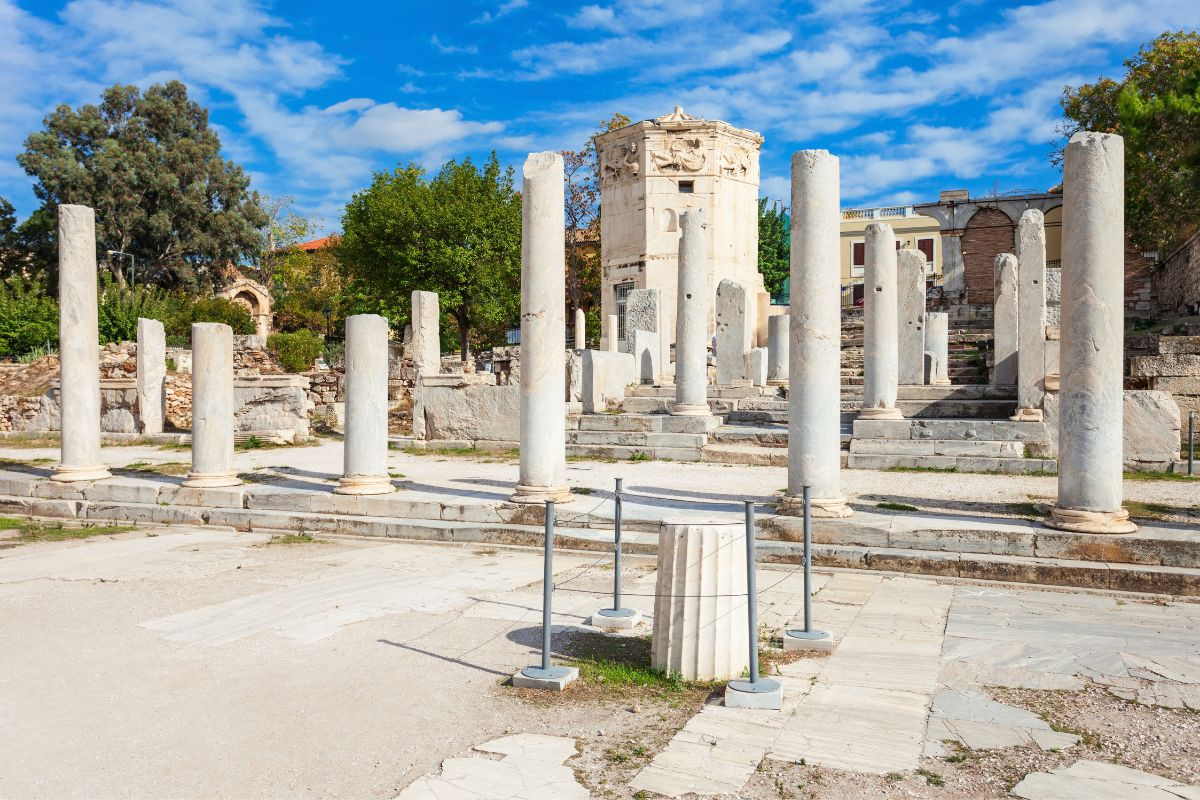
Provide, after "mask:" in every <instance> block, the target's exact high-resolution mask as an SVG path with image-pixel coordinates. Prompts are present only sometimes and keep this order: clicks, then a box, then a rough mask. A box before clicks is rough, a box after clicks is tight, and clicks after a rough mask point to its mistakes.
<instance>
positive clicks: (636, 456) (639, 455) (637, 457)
mask: <svg viewBox="0 0 1200 800" xmlns="http://www.w3.org/2000/svg"><path fill="white" fill-rule="evenodd" d="M629 460H630V461H653V460H654V459H653V458H652V457H651V455H650V454H649V453H647V452H645V451H642V450H635V451H634V452H633V454H632V455H631V456H629Z"/></svg>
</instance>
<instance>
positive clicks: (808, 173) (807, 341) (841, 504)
mask: <svg viewBox="0 0 1200 800" xmlns="http://www.w3.org/2000/svg"><path fill="white" fill-rule="evenodd" d="M839 180H840V178H839V167H838V160H837V158H835V157H834V156H832V155H830V154H829V153H828V152H827V151H825V150H801V151H800V152H798V153H795V154H793V155H792V229H791V236H792V245H791V269H792V273H791V293H792V297H791V307H790V310H789V313H790V314H791V317H792V320H791V323H790V324H789V326H788V327H789V334H790V336H791V340H792V341H791V344H790V347H789V354H788V355H789V357H790V362H791V363H790V369H789V375H788V387H789V388H788V485H787V494H786V495H784V497H783V501H782V503H781V504H780V509H779V511H780V513H782V514H799V513H801V510H802V508H803V504H802V495H803V489H804V487H805V486H808V487H810V488H811V495H810V496H811V498H812V514H813V516H816V517H848V516H850V514H851V513H852V512H851V510H850V506H848V505H846V498H845V497H844V496H843V495H842V486H841V461H842V435H841V405H842V369H841V355H842V348H841V338H842V327H841V275H840V271H841V267H840V264H841V260H840V258H839V256H838V252H839V249H840V242H839V239H840V236H841V233H840V231H841V208H840V202H841V201H840V194H841V188H840V185H839Z"/></svg>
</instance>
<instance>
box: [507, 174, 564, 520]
mask: <svg viewBox="0 0 1200 800" xmlns="http://www.w3.org/2000/svg"><path fill="white" fill-rule="evenodd" d="M564 241H565V239H564V233H563V159H562V156H561V155H559V154H558V153H551V152H543V153H531V154H530V155H529V157H528V158H527V159H525V166H524V168H523V169H522V190H521V467H520V478H519V480H518V481H517V489H516V493H515V494H514V495H513V497H512V499H513V502H515V503H539V504H540V503H544V502H545V501H547V500H554V501H557V502H566V501H568V500H570V499H571V493H570V490H569V489H568V488H567V481H566V474H567V424H566V415H567V406H566V399H565V396H564V394H565V393H564V388H563V387H564V386H565V385H566V379H567V370H566V351H565V349H564V342H565V340H566V320H565V319H564V317H565V314H566V311H565V305H566V282H565V273H564V268H565V264H564V252H565V251H564V249H563V247H564Z"/></svg>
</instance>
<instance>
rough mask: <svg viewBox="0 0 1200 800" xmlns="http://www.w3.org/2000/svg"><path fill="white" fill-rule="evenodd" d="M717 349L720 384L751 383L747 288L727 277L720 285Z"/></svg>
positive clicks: (740, 384)
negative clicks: (747, 371)
mask: <svg viewBox="0 0 1200 800" xmlns="http://www.w3.org/2000/svg"><path fill="white" fill-rule="evenodd" d="M716 306H717V312H716V336H715V340H716V341H715V342H714V344H713V347H714V349H715V350H716V353H715V356H716V362H717V377H716V382H717V386H749V385H750V379H749V376H747V374H746V352H747V348H746V341H747V339H748V338H749V337H750V309H749V306H748V305H747V298H746V290H745V288H744V287H743V286H742V285H741V284H740V283H736V282H735V281H731V280H729V279H728V278H727V279H725V280H723V281H721V283H720V284H719V285H718V286H717V302H716Z"/></svg>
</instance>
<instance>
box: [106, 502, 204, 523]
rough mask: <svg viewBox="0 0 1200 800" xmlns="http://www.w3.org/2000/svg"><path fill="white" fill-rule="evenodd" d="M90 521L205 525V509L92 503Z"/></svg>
mask: <svg viewBox="0 0 1200 800" xmlns="http://www.w3.org/2000/svg"><path fill="white" fill-rule="evenodd" d="M84 511H85V513H86V515H87V518H88V519H95V520H110V521H113V522H135V523H136V522H149V523H154V524H158V525H162V524H167V525H203V524H204V523H205V519H204V509H201V508H188V507H182V506H139V505H133V504H131V503H90V504H88V506H87V508H86V509H84Z"/></svg>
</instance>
